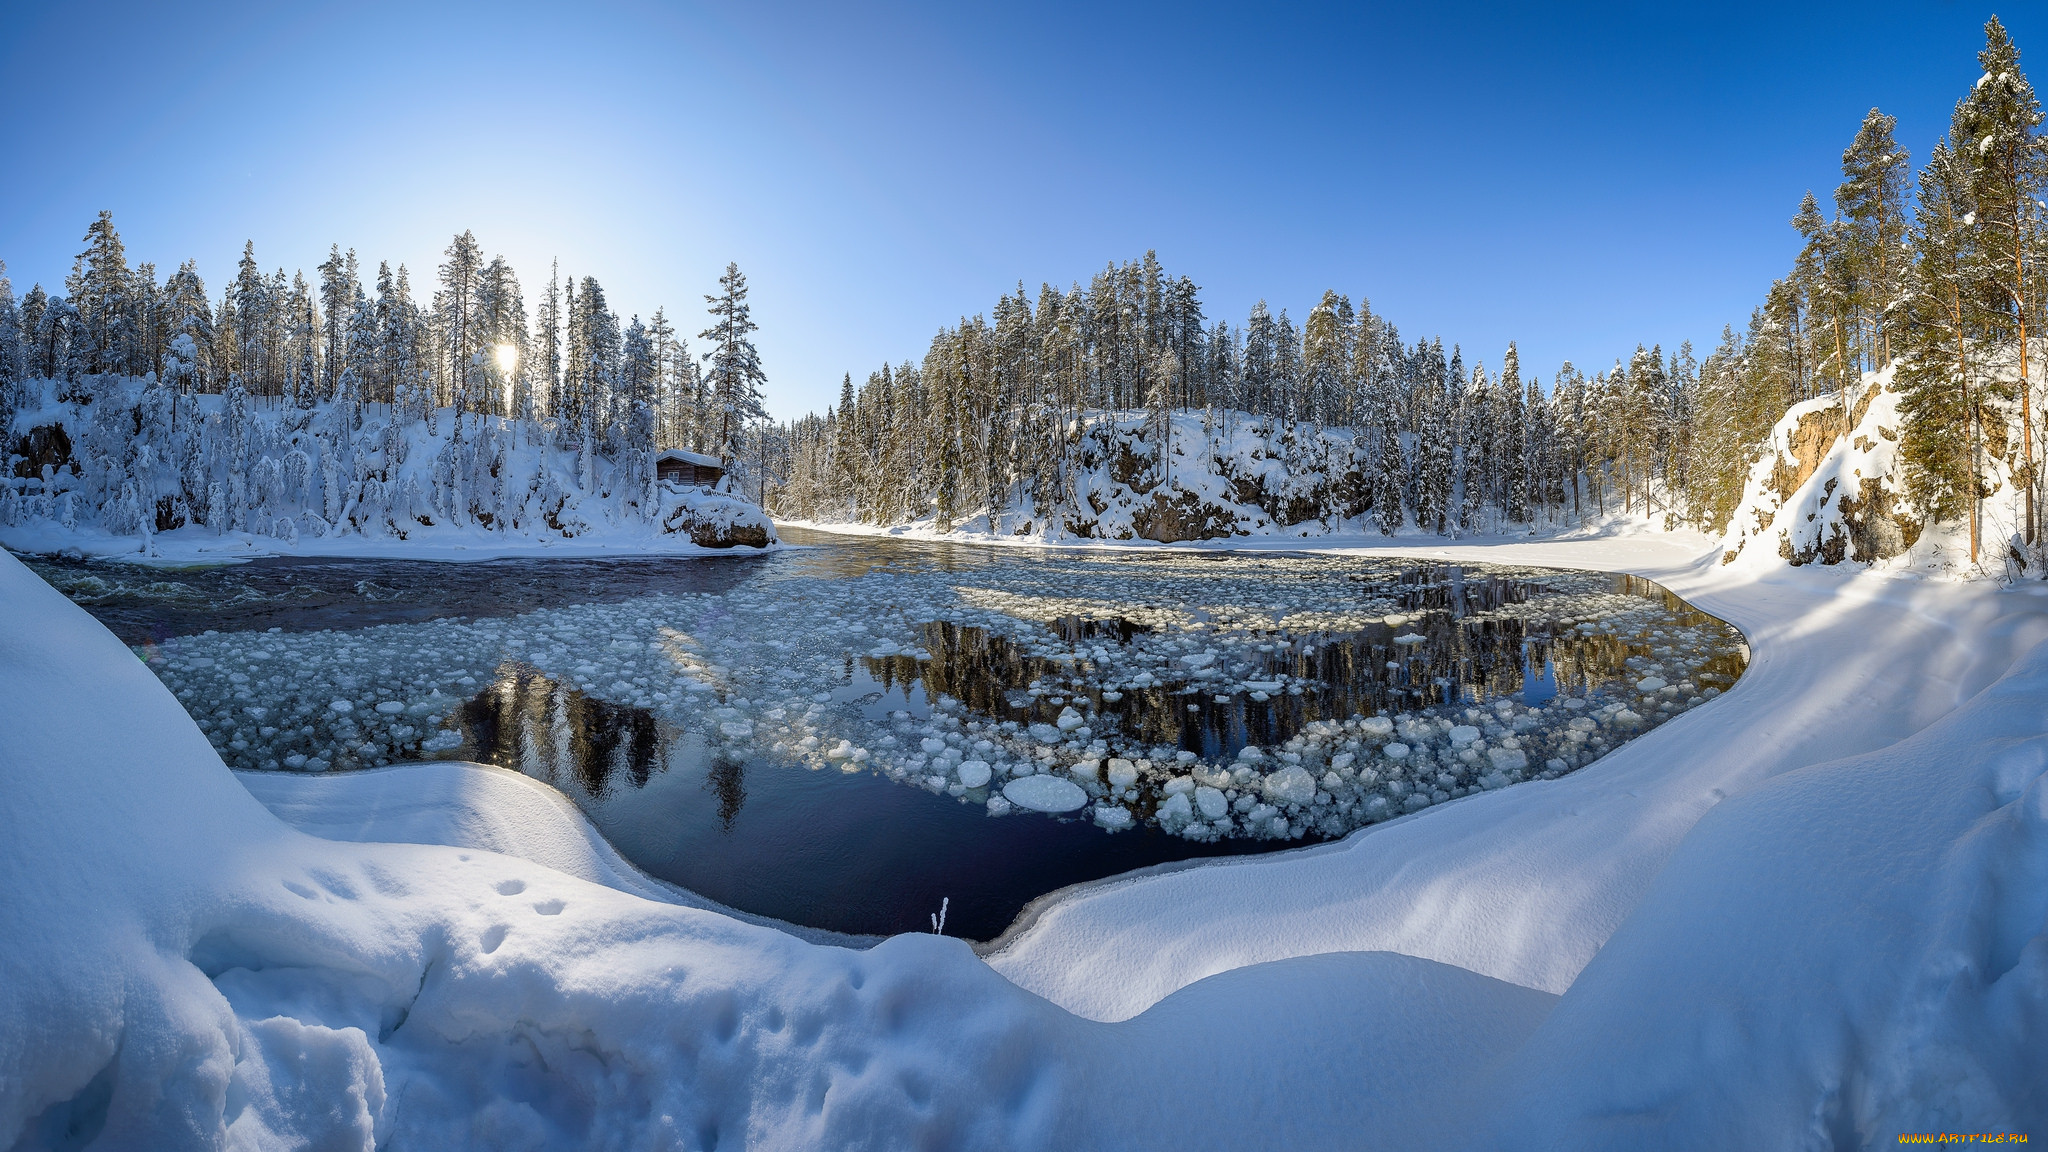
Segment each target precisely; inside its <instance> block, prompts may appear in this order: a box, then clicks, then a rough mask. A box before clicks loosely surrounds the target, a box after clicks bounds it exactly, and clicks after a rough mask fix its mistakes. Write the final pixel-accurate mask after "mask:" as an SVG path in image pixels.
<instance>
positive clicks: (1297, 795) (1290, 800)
mask: <svg viewBox="0 0 2048 1152" xmlns="http://www.w3.org/2000/svg"><path fill="white" fill-rule="evenodd" d="M1264 791H1265V794H1266V799H1268V800H1270V801H1272V802H1274V803H1276V804H1307V803H1308V802H1309V801H1311V800H1313V799H1315V795H1316V782H1315V778H1314V777H1312V776H1310V775H1309V774H1308V772H1307V770H1306V769H1304V768H1302V767H1301V766H1300V765H1298V764H1293V765H1289V766H1288V767H1285V768H1282V769H1281V770H1280V771H1278V772H1275V773H1273V774H1272V775H1271V776H1268V777H1266V779H1265V783H1264Z"/></svg>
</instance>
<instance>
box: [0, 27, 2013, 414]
mask: <svg viewBox="0 0 2048 1152" xmlns="http://www.w3.org/2000/svg"><path fill="white" fill-rule="evenodd" d="M2006 7H2007V10H2006V11H2003V12H2001V13H2000V14H2001V16H2002V17H2003V18H2004V19H2005V21H2006V24H2007V26H2008V27H2009V28H2010V29H2011V30H2012V31H2013V34H2014V36H2015V38H2016V39H2017V40H2018V42H2019V45H2020V48H2021V50H2022V52H2023V54H2024V55H2023V60H2024V62H2025V63H2027V64H2028V65H2030V66H2031V67H2030V71H2031V72H2032V73H2033V74H2034V75H2035V77H2036V80H2037V82H2041V83H2048V11H2044V10H2043V9H2042V8H2040V7H2038V6H2029V7H2027V8H2025V9H2022V8H2020V7H2019V6H2017V5H2008V6H2006ZM1995 10H1997V9H1996V8H1994V7H1987V6H1982V5H1972V4H1967V3H1961V2H1958V3H1951V4H1937V3H1899V4H1881V3H1880V4H1854V5H1841V6H1837V7H1833V8H1822V7H1820V6H1815V5H1800V4H1782V3H1780V4H1773V5H1768V6H1760V7H1754V8H1738V7H1735V6H1715V7H1714V8H1713V9H1712V10H1706V9H1701V10H1697V11H1695V10H1689V9H1682V8H1679V7H1678V6H1674V5H1642V6H1628V5H1617V6H1606V7H1596V6H1587V7H1583V8H1577V9H1574V10H1571V11H1568V12H1566V11H1561V10H1560V7H1559V6H1554V5H1539V4H1505V5H1464V6H1454V5H1410V4H1402V5H1384V6H1373V5H1347V6H1330V7H1326V8H1315V7H1300V8H1289V9H1284V10H1283V9H1279V8H1268V7H1266V6H1256V5H1242V6H1229V7H1224V6H1207V5H1200V4H1178V5H1157V6H1119V5H1105V4H1099V3H1098V4H1079V5H1066V4H1055V3H1036V4H1008V5H1001V6H994V5H991V6H968V5H938V4H931V5H904V6H892V7H887V8H883V7H874V8H869V7H865V6H857V5H846V4H821V5H777V4H726V5H718V6H699V5H664V4H633V3H623V4H555V5H550V6H547V7H529V6H521V5H496V6H489V7H481V6H479V7H461V6H437V5H428V4H419V3H413V4H383V3H353V4H346V5H332V6H322V5H311V4H308V5H262V6H257V5H208V4H205V3H185V4H178V5H159V4H140V3H136V4H123V3H101V4H53V3H33V4H29V3H20V2H18V0H0V78H4V83H5V87H6V91H7V101H6V107H7V109H8V114H7V120H8V122H9V128H8V130H7V132H6V135H7V137H8V142H7V143H6V144H5V145H4V146H0V259H5V260H6V261H7V264H8V268H9V272H10V273H11V275H12V276H13V278H14V280H15V283H16V286H17V290H18V291H19V290H25V289H26V288H27V287H28V285H29V284H30V283H31V282H32V281H37V280H40V281H42V282H44V283H45V284H55V283H57V282H60V281H61V280H62V278H63V275H64V272H65V270H66V269H67V268H68V267H69V266H70V261H71V257H72V255H73V254H74V253H76V252H77V251H78V250H79V249H80V247H81V246H82V245H81V242H80V237H81V236H82V235H83V234H84V230H85V226H86V225H87V224H88V223H89V222H90V221H91V219H92V217H93V215H94V213H95V212H97V211H98V210H99V209H101V208H108V209H112V210H113V212H114V216H115V220H116V223H117V224H118V225H119V226H120V228H121V231H122V235H123V238H124V239H125V240H126V242H127V244H128V248H129V253H130V258H131V259H132V260H153V261H155V262H156V263H157V265H158V267H159V270H160V272H162V271H168V270H169V269H170V268H172V267H174V266H175V265H176V264H177V263H178V262H179V261H181V260H183V259H185V258H188V257H195V258H197V259H198V261H199V265H200V270H201V272H202V274H203V275H205V276H206V278H207V282H208V286H209V288H211V289H213V290H215V291H217V290H218V288H219V287H220V285H221V284H222V282H223V281H224V279H225V277H226V275H227V274H228V272H229V271H230V269H231V268H232V265H233V262H234V260H235V259H236V257H238V256H239V254H240V252H241V247H242V242H243V241H244V240H245V239H250V240H254V241H255V244H256V252H257V256H258V257H259V259H260V260H261V262H262V263H263V265H264V266H265V268H273V267H278V266H283V267H284V268H286V269H287V270H292V269H299V268H303V269H306V270H307V272H308V273H309V275H310V274H311V271H312V268H313V265H315V264H317V263H318V262H319V261H320V259H321V258H322V257H323V256H324V255H325V253H326V251H327V246H328V245H329V244H330V243H333V242H339V243H341V244H342V246H343V247H345V248H346V247H349V246H354V247H355V248H356V249H357V251H358V252H359V253H360V254H361V255H362V257H363V258H364V260H365V262H366V263H367V264H368V265H369V266H370V267H371V268H372V269H374V267H375V262H376V261H377V260H378V259H380V258H382V259H390V260H392V261H393V262H394V263H397V262H400V261H403V262H405V263H407V264H409V265H411V267H412V268H413V270H414V278H415V282H416V283H421V282H423V281H424V280H426V279H428V278H429V277H430V276H431V270H432V268H433V266H434V265H435V264H436V263H438V256H439V253H440V251H441V249H442V248H444V247H445V246H446V245H447V242H448V238H449V236H450V235H452V234H453V233H454V232H457V231H460V230H461V229H464V228H468V229H472V230H474V231H475V233H476V235H477V238H478V239H479V241H481V243H482V244H483V246H484V248H485V250H486V251H487V252H491V253H503V254H504V255H505V256H506V257H507V258H508V259H510V260H511V261H512V262H513V264H514V265H515V266H516V267H517V268H518V269H519V271H520V274H521V276H522V278H523V280H524V281H525V284H526V286H527V293H528V299H529V301H532V300H533V299H535V298H536V296H537V289H538V285H539V283H540V282H541V281H542V280H544V279H545V277H546V275H547V268H548V263H549V261H550V260H551V259H557V258H558V259H559V260H560V261H561V265H562V268H563V270H564V271H565V272H573V273H575V274H576V275H578V276H582V275H586V274H587V275H594V276H596V277H597V278H598V279H599V280H600V281H602V282H603V283H604V285H605V288H606V292H607V295H608V296H609V297H610V299H611V302H612V304H613V306H614V307H615V308H618V309H619V310H620V311H622V312H623V313H628V314H630V313H633V312H639V313H641V314H643V315H644V314H650V313H652V311H653V309H654V308H655V307H656V306H657V305H662V304H665V305H667V307H668V309H669V312H670V315H671V316H677V317H680V318H681V319H682V323H679V325H678V326H679V327H687V330H689V331H692V332H694V331H695V330H696V329H697V328H698V327H701V323H700V319H701V313H702V302H701V298H702V295H703V294H704V293H705V292H708V291H711V290H712V289H713V288H714V287H715V283H714V282H715V280H716V279H717V276H718V273H719V272H720V270H721V269H722V268H723V267H724V265H725V263H726V261H728V260H736V261H738V262H739V264H740V266H741V268H742V269H743V270H744V271H745V272H746V273H747V276H748V279H749V281H750V283H751V286H752V289H753V302H754V306H755V316H756V319H757V320H758V321H759V322H760V324H761V326H762V331H761V333H760V336H759V345H760V348H761V352H762V358H763V361H764V364H765V366H766V368H767V370H768V373H769V386H768V402H769V407H770V410H771V411H772V412H773V413H775V414H776V415H777V416H781V417H788V416H792V415H796V414H798V413H801V412H803V411H806V410H808V409H811V408H814V407H815V408H819V409H822V407H823V406H824V405H825V404H826V403H829V402H831V401H832V400H833V399H835V398H836V394H837V386H838V380H839V377H840V374H841V373H842V372H846V371H851V372H853V373H854V375H855V378H856V379H859V378H861V377H863V376H864V375H865V374H866V372H867V371H868V370H870V369H871V368H873V367H874V366H875V365H877V364H879V363H880V362H881V361H882V360H884V359H888V360H892V361H900V360H902V359H905V358H915V357H918V356H921V355H922V353H923V351H924V348H925V346H926V344H927V343H928V342H929V340H930V338H931V335H932V334H933V332H934V331H936V329H937V328H938V326H939V325H941V324H942V323H948V322H951V321H953V320H955V319H957V318H958V317H960V316H961V315H963V314H969V313H973V312H978V311H984V310H986V309H987V308H988V307H989V305H990V304H991V303H992V302H993V300H994V297H995V296H996V295H997V294H998V293H1000V292H1003V291H1005V290H1010V289H1013V288H1014V287H1015V285H1016V283H1017V282H1018V281H1019V280H1022V281H1023V282H1024V283H1025V285H1026V287H1027V289H1028V290H1030V291H1031V292H1032V294H1033V295H1034V296H1035V295H1036V290H1037V286H1038V284H1039V283H1040V282H1041V281H1047V280H1049V281H1052V282H1053V283H1055V284H1059V285H1066V284H1068V283H1071V282H1073V281H1076V280H1079V281H1081V282H1084V283H1085V282H1086V280H1087V278H1088V277H1089V276H1090V275H1091V274H1092V273H1093V272H1095V271H1096V270H1098V269H1099V268H1101V267H1102V266H1103V265H1104V264H1105V263H1107V262H1108V261H1110V260H1124V259H1129V258H1132V257H1135V256H1138V255H1140V254H1142V253H1143V252H1144V251H1145V250H1146V249H1147V248H1153V249H1157V250H1158V252H1159V254H1160V258H1161V259H1162V260H1163V261H1164V262H1165V264H1166V265H1167V267H1168V269H1169V270H1170V271H1174V272H1176V273H1186V274H1187V275H1189V276H1191V277H1192V278H1193V279H1194V280H1195V281H1196V283H1198V284H1200V285H1201V286H1202V288H1203V299H1204V302H1205V304H1206V306H1207V309H1208V312H1209V314H1210V315H1211V316H1212V317H1218V316H1220V317H1223V318H1226V319H1229V320H1231V321H1232V322H1233V323H1238V322H1241V321H1242V319H1243V317H1244V315H1245V313H1246V312H1247V311H1248V310H1249V309H1250V307H1251V305H1252V303H1253V302H1254V301H1256V300H1258V299H1261V298H1263V299H1266V300H1268V301H1269V302H1270V303H1271V305H1272V306H1273V307H1274V308H1276V309H1277V308H1280V307H1285V308H1287V309H1289V310H1290V312H1291V313H1292V314H1293V315H1294V316H1295V317H1296V318H1297V320H1298V319H1299V318H1300V317H1301V316H1303V315H1304V314H1305V313H1306V312H1307V310H1308V308H1309V307H1310V306H1311V305H1312V304H1313V303H1314V301H1315V300H1316V299H1317V298H1318V297H1319V296H1320V295H1321V293H1322V290H1323V289H1324V288H1327V287H1334V288H1336V289H1338V290H1340V291H1343V292H1347V293H1349V294H1350V295H1351V296H1353V297H1354V298H1357V297H1360V296H1366V297H1369V298H1370V299H1371V301H1372V304H1373V307H1374V309H1375V310H1376V311H1378V312H1380V313H1382V314H1383V315H1386V316H1389V317H1391V318H1392V319H1393V320H1394V322H1395V323H1396V324H1398V325H1399V326H1400V328H1401V330H1402V332H1403V333H1404V334H1405V335H1406V336H1408V337H1409V338H1411V339H1412V338H1414V337H1417V336H1421V335H1427V334H1439V335H1442V336H1443V337H1444V339H1445V340H1446V341H1447V342H1458V343H1460V344H1462V345H1463V346H1464V348H1465V349H1466V352H1467V356H1468V358H1475V357H1476V358H1478V359H1483V360H1485V361H1487V362H1488V363H1489V364H1497V363H1498V361H1499V357H1500V350H1501V349H1502V348H1503V347H1504V346H1505V345H1506V343H1507V342H1508V341H1509V340H1516V341H1518V342H1519V343H1520V347H1521V350H1522V362H1523V364H1524V366H1525V368H1527V369H1530V370H1534V371H1536V372H1538V373H1540V374H1541V375H1543V376H1544V377H1545V378H1546V379H1547V378H1548V377H1549V375H1550V374H1551V373H1552V372H1553V371H1555V369H1556V367H1557V365H1558V363H1559V362H1560V361H1562V360H1564V359H1566V358H1570V359H1572V360H1574V361H1575V362H1577V363H1578V364H1580V365H1581V366H1598V365H1601V364H1604V363H1607V362H1609V361H1611V360H1612V359H1613V358H1614V357H1615V356H1617V355H1622V354H1625V353H1626V352H1627V351H1628V350H1629V349H1632V348H1633V347H1634V346H1635V344H1636V343H1637V342H1638V341H1644V342H1649V341H1662V342H1663V343H1665V344H1666V345H1667V346H1675V345H1676V344H1677V343H1678V341H1680V340H1682V339H1688V338H1689V339H1691V340H1692V341H1693V342H1694V343H1695V345H1697V346H1700V351H1701V353H1702V354H1704V353H1705V352H1706V351H1707V350H1708V349H1709V348H1711V346H1712V344H1713V342H1714V340H1715V338H1716V337H1717V335H1718V333H1719V332H1720V329H1721V326H1722V325H1723V324H1724V323H1733V324H1736V325H1737V326H1738V327H1739V326H1740V325H1741V324H1742V323H1743V322H1744V321H1745V320H1746V318H1747V316H1748V313H1749V309H1750V308H1751V306H1752V305H1753V304H1754V303H1755V302H1756V301H1757V300H1758V299H1759V298H1760V296H1761V294H1762V291H1763V289H1764V288H1765V286H1766V285H1767V284H1768V283H1769V281H1770V279H1771V278H1772V277H1774V276H1777V275H1779V274H1781V273H1782V272H1783V271H1784V270H1785V268H1786V267H1787V266H1788V265H1789V263H1790V261H1791V259H1792V256H1793V255H1794V253H1795V251H1796V248H1797V240H1796V237H1795V236H1794V234H1793V233H1792V231H1791V229H1790V228H1789V227H1788V226H1787V224H1786V221H1787V220H1788V219H1789V218H1790V217H1791V215H1792V213H1793V211H1794V209H1795V208H1796V207H1797V205H1798V201H1799V197H1800V194H1801V193H1802V192H1803V191H1804V190H1805V189H1807V188H1813V189H1814V190H1815V191H1816V193H1818V194H1819V195H1820V196H1821V197H1822V199H1823V201H1824V202H1825V201H1826V198H1827V196H1828V194H1829V193H1830V192H1831V191H1832V190H1833V188H1834V186H1835V184H1836V183H1837V182H1838V181H1839V178H1840V167H1839V164H1840V154H1841V151H1842V149H1843V148H1844V147H1845V146H1846V145H1847V144H1848V142H1849V140H1850V138H1851V136H1852V135H1853V134H1854V132H1855V129H1856V126H1857V124H1858V123H1859V122H1860V120H1861V118H1862V116H1863V114H1864V112H1865V111H1866V110H1867V109H1869V108H1871V107H1873V106H1877V107H1881V108H1883V109H1884V110H1885V111H1887V112H1890V113H1892V114H1894V115H1896V116H1898V117H1899V121H1900V132H1899V134H1900V138H1901V141H1902V142H1903V143H1904V144H1905V145H1906V146H1907V147H1908V148H1909V149H1910V150H1911V151H1912V153H1913V155H1914V157H1915V160H1916V163H1917V161H1918V159H1919V158H1921V157H1924V156H1925V155H1926V153H1927V151H1928V149H1929V147H1930V146H1931V145H1932V143H1933V142H1934V140H1935V138H1936V136H1937V134H1938V133H1939V132H1940V131H1941V129H1942V127H1943V126H1944V125H1945V124H1946V121H1947V117H1948V113H1949V110H1950V109H1951V107H1952V106H1953V104H1954V102H1955V101H1956V100H1957V99H1958V98H1959V97H1960V96H1962V95H1963V93H1964V92H1965V90H1966V89H1967V87H1968V85H1969V84H1970V82H1971V81H1972V80H1974V79H1975V77H1976V64H1975V53H1976V51H1977V49H1978V48H1979V47H1980V46H1981V43H1982V32H1981V26H1982V24H1983V21H1984V19H1985V18H1986V16H1987V15H1989V14H1990V13H1991V12H1992V11H1995Z"/></svg>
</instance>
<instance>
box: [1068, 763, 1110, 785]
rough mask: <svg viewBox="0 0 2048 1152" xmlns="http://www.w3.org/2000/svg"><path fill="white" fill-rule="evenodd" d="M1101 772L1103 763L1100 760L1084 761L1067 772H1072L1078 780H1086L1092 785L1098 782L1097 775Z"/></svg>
mask: <svg viewBox="0 0 2048 1152" xmlns="http://www.w3.org/2000/svg"><path fill="white" fill-rule="evenodd" d="M1101 770H1102V761H1100V760H1082V761H1079V762H1078V763H1076V764H1075V765H1074V766H1073V767H1072V768H1069V769H1067V771H1069V772H1072V773H1073V774H1074V778H1075V779H1076V780H1086V781H1088V782H1089V783H1090V784H1093V783H1095V782H1096V773H1098V772H1100V771H1101Z"/></svg>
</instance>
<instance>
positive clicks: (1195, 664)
mask: <svg viewBox="0 0 2048 1152" xmlns="http://www.w3.org/2000/svg"><path fill="white" fill-rule="evenodd" d="M1180 662H1181V663H1183V664H1185V665H1187V666H1188V667H1190V668H1207V667H1208V666H1209V665H1211V664H1214V663H1215V662H1216V654H1215V653H1214V652H1196V653H1194V654H1192V655H1188V656H1183V657H1181V658H1180Z"/></svg>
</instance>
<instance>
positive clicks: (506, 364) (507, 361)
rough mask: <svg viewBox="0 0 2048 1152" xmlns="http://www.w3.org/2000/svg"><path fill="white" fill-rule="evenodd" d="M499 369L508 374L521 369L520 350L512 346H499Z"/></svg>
mask: <svg viewBox="0 0 2048 1152" xmlns="http://www.w3.org/2000/svg"><path fill="white" fill-rule="evenodd" d="M498 367H500V368H502V369H504V370H505V371H506V372H508V373H509V372H511V371H512V370H513V369H514V368H517V367H519V349H517V348H514V347H513V346H511V345H510V344H500V345H498Z"/></svg>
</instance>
